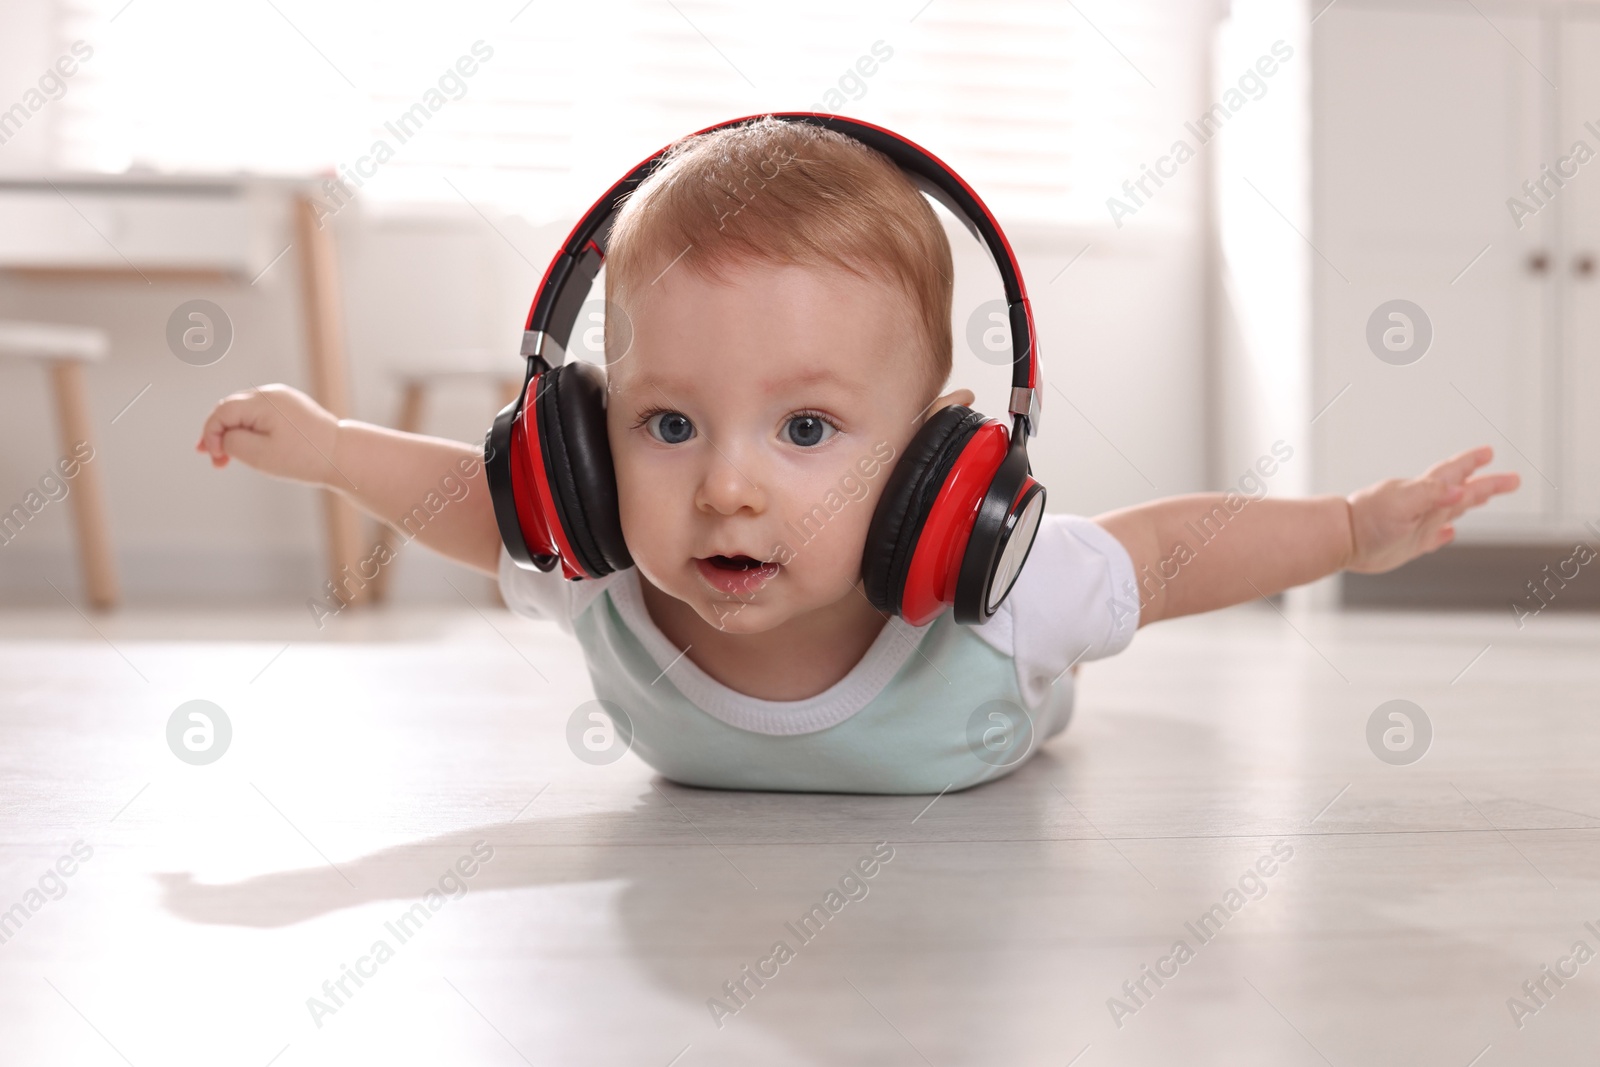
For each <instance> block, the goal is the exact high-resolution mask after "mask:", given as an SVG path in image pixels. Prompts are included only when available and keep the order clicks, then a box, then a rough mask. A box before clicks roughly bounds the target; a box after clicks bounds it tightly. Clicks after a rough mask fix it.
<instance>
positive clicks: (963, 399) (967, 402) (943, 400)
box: [926, 389, 978, 418]
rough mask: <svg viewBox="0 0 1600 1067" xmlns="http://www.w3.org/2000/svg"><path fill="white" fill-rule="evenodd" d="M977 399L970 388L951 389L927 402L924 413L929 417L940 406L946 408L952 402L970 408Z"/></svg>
mask: <svg viewBox="0 0 1600 1067" xmlns="http://www.w3.org/2000/svg"><path fill="white" fill-rule="evenodd" d="M977 399H978V398H977V397H976V396H974V395H973V393H972V390H971V389H952V390H951V391H950V392H948V393H946V394H944V395H943V396H941V397H939V398H938V399H937V400H935V401H934V402H933V403H931V404H929V405H928V410H927V412H926V414H927V415H928V417H929V418H931V417H932V416H933V413H934V412H935V411H938V410H939V409H940V408H947V407H949V406H950V405H952V404H960V405H962V406H963V407H969V408H970V407H971V406H972V405H973V404H974V403H975V402H976V401H977Z"/></svg>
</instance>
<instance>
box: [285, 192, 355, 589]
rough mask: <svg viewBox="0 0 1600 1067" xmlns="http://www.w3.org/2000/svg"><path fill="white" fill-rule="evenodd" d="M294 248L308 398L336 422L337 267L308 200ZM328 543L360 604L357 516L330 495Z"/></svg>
mask: <svg viewBox="0 0 1600 1067" xmlns="http://www.w3.org/2000/svg"><path fill="white" fill-rule="evenodd" d="M294 214H295V244H296V245H297V246H298V248H299V252H300V282H301V294H302V295H301V299H302V300H303V302H304V303H303V307H302V313H303V314H304V317H305V326H306V351H307V354H308V355H309V357H310V364H311V393H312V396H314V397H315V398H316V400H317V402H318V403H319V404H321V405H322V406H323V407H325V408H327V409H328V410H329V411H331V412H333V414H334V415H335V416H337V417H338V418H341V419H342V418H347V417H348V416H349V414H350V384H349V383H350V379H349V370H348V368H347V366H346V362H345V347H344V345H345V338H344V307H343V301H342V298H341V296H340V289H339V261H338V257H337V255H336V251H335V248H334V243H333V233H332V231H331V230H328V229H326V228H323V227H322V226H320V225H319V223H318V219H317V212H316V205H315V204H314V202H313V201H312V199H311V198H310V197H309V196H305V195H302V196H298V197H296V198H295V205H294ZM323 516H324V520H325V523H326V530H327V539H328V575H329V578H330V580H332V582H333V584H334V587H335V588H336V589H337V590H338V591H339V596H340V599H342V600H344V601H346V602H347V603H355V604H359V603H364V602H366V601H367V599H368V597H369V596H370V592H371V587H370V584H369V583H368V581H367V580H366V579H363V578H362V577H361V560H362V557H363V549H364V548H365V547H367V546H365V545H363V544H362V541H363V538H362V526H363V521H362V515H361V512H360V511H359V510H357V508H356V506H355V505H354V504H352V503H351V502H350V501H349V500H347V499H345V497H343V496H341V495H340V494H338V493H335V492H333V491H331V490H328V491H325V493H324V496H323Z"/></svg>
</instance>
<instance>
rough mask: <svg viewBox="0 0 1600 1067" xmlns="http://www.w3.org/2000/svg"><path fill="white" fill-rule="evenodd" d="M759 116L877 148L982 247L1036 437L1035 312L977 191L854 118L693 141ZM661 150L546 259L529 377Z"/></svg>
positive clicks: (528, 341) (796, 114)
mask: <svg viewBox="0 0 1600 1067" xmlns="http://www.w3.org/2000/svg"><path fill="white" fill-rule="evenodd" d="M765 117H771V118H775V119H783V120H785V121H788V122H803V123H808V124H810V125H813V126H820V127H822V128H824V129H828V130H833V131H834V132H836V133H840V134H843V135H844V136H846V137H849V138H851V139H853V140H856V141H860V142H861V143H862V144H865V145H866V146H867V147H869V148H875V149H877V150H878V151H879V152H882V153H883V154H884V155H886V156H888V157H889V159H890V160H891V161H892V162H894V163H895V164H896V165H897V166H899V167H900V169H901V170H903V171H905V172H906V174H907V175H908V176H910V177H911V178H912V180H913V181H915V182H916V184H917V187H918V188H919V189H921V190H922V191H923V192H924V193H926V194H928V195H929V196H931V197H933V198H934V199H935V200H937V201H938V202H939V203H941V204H943V205H944V206H945V208H946V209H947V210H949V212H950V213H951V214H952V215H954V216H955V217H956V218H958V219H960V220H961V222H962V223H963V224H964V225H965V226H966V228H967V229H968V230H969V231H970V232H971V233H972V235H973V236H974V237H976V238H978V240H980V241H982V242H983V244H984V247H985V248H987V249H988V250H989V256H990V258H992V259H993V260H994V265H995V268H996V269H997V270H998V271H999V272H1000V280H1001V283H1002V284H1003V285H1004V286H1005V294H1006V305H1007V308H1008V309H1009V312H1010V319H1011V347H1012V354H1011V402H1010V409H1011V414H1013V415H1017V416H1021V417H1022V418H1024V419H1026V422H1027V428H1028V429H1027V432H1028V434H1029V435H1030V436H1031V435H1033V434H1034V433H1036V432H1038V421H1039V394H1038V387H1039V357H1038V347H1037V344H1036V342H1035V336H1034V329H1033V309H1032V307H1031V306H1030V305H1029V303H1028V293H1027V290H1026V289H1025V288H1023V284H1022V274H1021V272H1020V271H1019V270H1018V269H1017V263H1016V256H1015V254H1014V253H1013V252H1012V251H1011V245H1010V243H1009V242H1008V241H1007V240H1006V236H1005V234H1004V233H1003V232H1002V231H1001V229H1000V224H999V223H997V222H996V221H995V218H994V215H993V214H991V213H990V211H989V209H988V207H986V206H985V205H984V203H983V201H982V200H981V199H979V198H978V194H977V193H975V192H973V191H972V189H971V187H969V186H968V185H967V183H966V182H964V181H962V180H961V177H960V176H959V175H958V174H956V172H955V171H953V170H951V169H950V168H949V167H947V166H945V164H944V163H943V162H941V161H940V160H939V159H938V157H936V156H934V155H933V154H932V153H930V152H928V151H927V150H925V149H923V148H922V147H921V146H919V145H916V144H914V143H912V142H911V141H908V140H906V139H905V138H904V137H901V136H900V135H899V134H896V133H893V132H891V131H889V130H886V129H884V128H883V127H881V126H874V125H872V124H871V123H867V122H861V121H859V120H857V119H845V118H840V117H838V116H837V115H826V114H817V113H813V112H809V111H786V112H778V113H776V114H773V115H771V116H763V115H747V116H745V117H744V118H738V119H733V120H731V121H728V122H719V123H717V124H716V125H715V126H708V127H706V128H705V129H703V130H699V131H696V133H695V134H694V135H693V136H699V134H702V133H709V132H711V131H712V130H721V129H726V128H727V127H730V126H738V125H740V124H741V123H745V122H750V121H753V120H755V119H760V118H765ZM666 152H667V149H662V150H661V151H660V152H657V153H656V154H655V155H653V156H651V157H650V158H649V159H647V160H645V161H644V162H643V163H640V164H639V165H638V166H637V167H634V168H633V170H632V171H630V172H629V173H628V174H627V176H626V177H624V178H623V179H622V180H621V181H619V182H617V183H616V184H615V185H613V186H612V187H611V188H610V189H608V190H606V193H605V195H604V196H602V197H600V199H599V200H597V201H595V204H594V206H593V207H591V208H590V209H589V211H588V212H587V213H586V214H585V215H584V216H583V218H582V219H580V220H579V222H578V224H577V225H576V226H574V227H573V229H572V233H571V234H569V235H568V237H567V240H566V243H565V244H563V245H562V246H561V251H560V252H558V253H557V254H556V257H555V259H553V260H551V262H550V267H549V269H547V270H546V271H545V274H544V278H543V279H542V280H541V281H540V282H539V291H538V295H537V296H536V297H535V298H534V302H533V307H532V308H531V309H530V310H529V312H528V323H527V326H526V327H525V328H524V333H523V339H522V354H523V355H524V356H526V357H528V361H529V368H528V369H529V376H530V377H531V376H532V373H533V364H534V360H536V359H537V360H539V361H541V362H545V359H544V356H545V344H546V342H547V341H553V342H555V343H556V344H557V345H559V346H560V347H561V349H562V350H563V351H565V350H566V347H567V341H568V339H569V338H570V337H571V336H572V328H573V325H574V323H576V322H577V319H578V314H579V312H580V310H581V309H582V307H583V303H584V301H585V300H587V299H588V296H589V290H590V288H591V286H592V285H593V284H594V279H595V276H596V275H598V274H599V273H600V267H601V264H602V263H603V262H604V260H605V253H606V247H607V244H608V242H609V240H610V236H611V224H612V222H613V221H615V219H616V216H617V210H618V209H619V208H620V207H621V205H622V203H623V201H624V199H625V198H626V197H627V196H628V195H629V194H630V193H632V192H633V191H634V190H635V189H636V188H638V186H639V183H641V182H643V181H644V180H645V179H646V178H648V177H649V176H650V175H651V174H653V173H655V170H656V168H657V167H659V166H660V165H661V163H662V161H663V158H664V157H665V155H666Z"/></svg>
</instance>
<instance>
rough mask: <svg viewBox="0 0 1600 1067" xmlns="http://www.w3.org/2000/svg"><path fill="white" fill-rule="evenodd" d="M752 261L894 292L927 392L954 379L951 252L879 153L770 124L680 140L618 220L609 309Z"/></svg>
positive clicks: (917, 196) (610, 255)
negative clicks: (670, 278) (832, 273)
mask: <svg viewBox="0 0 1600 1067" xmlns="http://www.w3.org/2000/svg"><path fill="white" fill-rule="evenodd" d="M685 249H687V251H685ZM750 262H773V263H784V264H799V265H802V266H820V265H832V266H837V267H842V268H844V269H845V270H848V271H850V272H852V273H854V274H856V275H858V276H860V277H863V278H871V279H874V280H877V281H880V282H884V283H887V284H890V285H893V286H896V287H897V288H898V289H899V290H900V292H901V293H902V294H903V295H904V296H905V298H906V299H907V301H908V303H909V308H910V310H911V312H912V318H913V320H914V321H915V322H916V323H917V326H918V328H919V331H920V333H921V337H920V338H919V345H918V347H919V348H921V349H923V350H924V358H925V359H926V362H927V367H928V378H929V380H930V381H931V387H932V388H933V389H934V390H937V389H938V387H940V386H942V385H943V384H944V382H945V381H946V379H948V378H949V376H950V368H951V331H950V300H951V286H952V279H953V277H954V274H953V269H952V266H951V260H950V242H949V240H948V238H946V236H945V232H944V227H942V226H941V225H940V224H939V219H938V217H937V216H936V215H935V214H934V212H933V208H932V207H931V206H930V205H929V203H928V201H927V200H926V199H925V198H924V197H923V196H922V194H921V193H919V192H918V191H917V188H916V186H915V185H913V184H912V182H911V179H910V178H908V177H907V176H906V175H905V173H904V172H903V171H901V170H900V168H899V167H897V166H896V165H895V164H894V163H892V162H891V161H890V160H889V158H888V157H887V156H885V155H883V154H882V153H881V152H878V151H876V150H875V149H872V148H869V147H867V146H866V145H864V144H862V143H861V142H859V141H857V140H855V139H854V138H851V137H846V136H845V135H843V134H840V133H835V132H834V131H832V130H828V129H824V128H821V127H818V126H813V125H811V124H809V123H802V122H793V121H788V120H783V119H776V118H773V117H772V116H771V115H768V116H765V117H763V118H759V119H753V120H751V121H749V122H746V123H743V124H741V125H738V126H731V127H726V128H724V129H720V130H713V131H711V132H709V133H703V134H699V135H691V136H689V137H686V138H684V139H682V140H680V141H677V142H675V143H674V144H673V145H672V146H671V148H670V149H668V152H667V156H666V159H665V160H664V161H663V163H662V164H661V166H660V167H658V168H657V169H656V171H655V172H654V173H653V174H651V176H650V177H649V178H647V179H646V180H645V181H643V182H641V183H640V185H639V187H638V188H637V189H635V190H634V191H633V192H632V194H630V195H629V197H628V199H627V200H626V201H625V202H624V203H623V205H622V207H621V209H620V210H619V211H618V213H617V219H616V222H615V224H614V225H613V227H612V230H611V239H610V242H609V247H608V249H607V251H606V299H607V301H609V302H612V303H614V304H616V305H618V306H620V307H622V308H623V309H626V308H628V307H629V306H631V303H630V297H631V296H635V295H637V294H638V293H639V292H640V291H642V290H643V289H645V288H646V287H648V286H649V285H650V284H651V282H653V281H654V280H655V279H656V278H657V277H658V276H659V274H660V273H661V272H662V271H663V270H664V269H666V268H667V267H668V266H669V265H672V266H674V267H676V268H681V267H684V266H687V267H689V268H690V269H692V270H694V271H695V272H696V273H697V274H699V275H700V276H701V277H703V278H707V279H710V280H715V281H721V280H726V272H725V268H727V267H730V266H734V265H742V264H746V263H750ZM929 395H930V396H931V395H932V394H931V393H930V394H929Z"/></svg>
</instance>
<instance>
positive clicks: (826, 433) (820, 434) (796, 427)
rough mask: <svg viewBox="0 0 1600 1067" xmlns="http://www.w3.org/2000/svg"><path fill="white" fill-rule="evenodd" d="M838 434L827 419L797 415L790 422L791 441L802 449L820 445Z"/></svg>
mask: <svg viewBox="0 0 1600 1067" xmlns="http://www.w3.org/2000/svg"><path fill="white" fill-rule="evenodd" d="M838 432H839V431H838V429H837V428H836V427H834V426H833V425H832V424H830V423H829V422H828V421H827V420H826V419H822V418H819V417H818V416H816V415H796V416H795V417H794V418H792V419H790V420H789V440H791V441H793V442H794V443H795V444H797V445H800V446H801V447H802V448H810V447H811V446H813V445H820V444H821V443H822V442H824V441H826V440H827V439H828V438H830V437H832V436H833V435H834V434H836V433H838Z"/></svg>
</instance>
